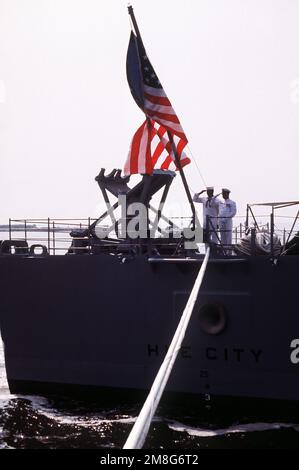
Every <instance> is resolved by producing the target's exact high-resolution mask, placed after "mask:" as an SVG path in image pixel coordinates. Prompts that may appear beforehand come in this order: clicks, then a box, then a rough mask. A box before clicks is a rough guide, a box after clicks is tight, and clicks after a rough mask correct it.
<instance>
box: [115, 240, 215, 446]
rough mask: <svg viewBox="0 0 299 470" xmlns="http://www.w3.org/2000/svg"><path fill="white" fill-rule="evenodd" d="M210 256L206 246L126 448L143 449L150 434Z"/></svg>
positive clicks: (208, 248)
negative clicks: (195, 276) (179, 317)
mask: <svg viewBox="0 0 299 470" xmlns="http://www.w3.org/2000/svg"><path fill="white" fill-rule="evenodd" d="M209 256H210V247H208V246H207V248H206V255H205V258H204V261H203V263H202V265H201V268H200V271H199V273H198V275H197V278H196V281H195V283H194V286H193V289H192V291H191V294H190V296H189V299H188V302H187V305H186V307H185V309H184V312H183V314H182V317H181V320H180V323H179V325H178V327H177V329H176V332H175V334H174V337H173V339H172V341H171V344H170V347H169V349H168V352H167V354H166V357H165V359H164V361H163V363H162V365H161V367H160V369H159V372H158V374H157V375H156V378H155V380H154V383H153V385H152V388H151V390H150V392H149V394H148V396H147V399H146V400H145V402H144V405H143V407H142V409H141V411H140V413H139V416H138V418H137V420H136V422H135V424H134V426H133V428H132V430H131V432H130V434H129V437H128V439H127V441H126V443H125V445H124V447H123V448H124V449H141V448H142V447H143V444H144V442H145V439H146V436H147V434H148V431H149V428H150V424H151V421H152V419H153V416H154V414H155V412H156V409H157V406H158V404H159V402H160V399H161V396H162V394H163V391H164V389H165V387H166V384H167V381H168V378H169V376H170V374H171V371H172V368H173V365H174V362H175V360H176V358H177V355H178V352H179V350H180V349H181V346H182V342H183V339H184V337H185V333H186V329H187V327H188V324H189V321H190V318H191V315H192V312H193V308H194V305H195V302H196V300H197V297H198V292H199V289H200V286H201V283H202V280H203V278H204V275H205V272H206V267H207V264H208V260H209Z"/></svg>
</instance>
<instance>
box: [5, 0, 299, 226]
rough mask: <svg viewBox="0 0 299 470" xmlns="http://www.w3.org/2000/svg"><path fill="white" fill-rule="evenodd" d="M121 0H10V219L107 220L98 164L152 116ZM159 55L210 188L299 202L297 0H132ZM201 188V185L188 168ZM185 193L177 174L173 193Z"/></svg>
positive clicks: (110, 162) (115, 162)
mask: <svg viewBox="0 0 299 470" xmlns="http://www.w3.org/2000/svg"><path fill="white" fill-rule="evenodd" d="M126 4H127V2H125V1H123V0H110V1H109V0H107V1H103V0H0V201H1V211H0V221H1V222H6V220H7V219H8V217H13V218H18V217H32V218H33V217H48V216H50V217H64V218H66V217H87V216H96V215H97V213H98V210H99V207H98V203H99V201H101V195H100V191H99V188H98V187H97V184H96V183H95V181H94V177H95V176H96V175H97V173H98V172H99V170H100V168H101V167H106V168H107V169H108V170H110V169H113V168H114V167H119V168H122V167H123V164H124V161H125V159H126V156H127V152H128V147H129V143H130V140H131V138H132V136H133V134H134V132H135V131H136V129H137V127H139V125H140V124H141V122H142V120H143V115H142V113H141V111H140V110H139V109H138V108H137V106H136V104H135V102H134V101H133V98H132V97H131V95H130V91H129V88H128V85H127V81H126V74H125V60H126V52H127V45H128V40H129V33H130V26H129V20H128V15H127V10H126ZM133 6H134V10H135V14H136V17H137V20H138V23H139V27H140V30H141V34H142V36H143V40H144V43H145V46H146V49H147V53H148V55H149V58H150V60H151V62H152V64H153V66H154V67H155V69H156V72H157V73H158V76H159V78H160V81H161V82H162V83H163V86H164V89H165V90H166V92H167V94H168V96H169V98H170V100H171V101H172V104H173V106H174V108H175V109H176V112H177V114H178V116H179V118H180V120H181V122H182V125H183V127H184V129H185V132H186V134H187V137H188V138H189V142H190V147H191V149H192V152H193V154H194V156H195V158H196V160H197V163H198V166H199V167H200V170H201V172H202V174H203V176H204V178H205V181H206V183H207V185H215V187H216V189H217V190H218V189H221V187H223V186H225V187H230V188H231V190H232V195H231V196H232V198H233V199H235V200H236V201H237V203H238V206H239V212H243V209H244V206H245V203H246V202H258V201H262V202H264V201H269V200H294V199H299V188H298V177H299V165H298V152H299V49H298V44H299V0H213V1H212V0H186V1H185V2H182V1H179V0H151V1H150V2H149V1H148V0H135V1H134V2H133ZM186 176H187V179H188V181H189V183H190V187H191V188H192V189H193V190H198V191H199V190H200V189H201V188H202V186H203V183H202V181H201V179H200V177H199V174H198V171H197V168H196V165H195V164H192V165H189V166H188V167H187V168H186ZM169 198H170V200H171V201H172V202H173V203H178V202H180V201H182V200H183V199H184V201H185V195H184V191H183V189H182V185H181V182H180V179H179V177H178V178H176V181H175V184H174V186H173V189H172V191H171V193H170V196H169Z"/></svg>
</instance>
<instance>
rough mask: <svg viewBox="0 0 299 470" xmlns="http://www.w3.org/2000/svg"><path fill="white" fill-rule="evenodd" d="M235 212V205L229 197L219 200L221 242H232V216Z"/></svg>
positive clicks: (227, 243) (226, 243)
mask: <svg viewBox="0 0 299 470" xmlns="http://www.w3.org/2000/svg"><path fill="white" fill-rule="evenodd" d="M236 213H237V205H236V203H235V201H232V200H231V199H220V200H219V229H220V237H221V243H222V244H223V245H231V244H232V230H233V217H234V216H235V215H236Z"/></svg>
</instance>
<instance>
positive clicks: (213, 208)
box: [193, 186, 219, 243]
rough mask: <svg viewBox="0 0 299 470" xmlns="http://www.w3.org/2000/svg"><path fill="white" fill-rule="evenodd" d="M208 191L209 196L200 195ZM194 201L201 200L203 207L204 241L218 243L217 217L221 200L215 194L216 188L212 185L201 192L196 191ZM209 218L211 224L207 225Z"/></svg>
mask: <svg viewBox="0 0 299 470" xmlns="http://www.w3.org/2000/svg"><path fill="white" fill-rule="evenodd" d="M204 192H207V196H202V197H200V195H201V194H202V193H204ZM193 201H194V202H200V203H201V204H202V207H203V211H202V212H203V229H204V241H205V242H208V243H218V237H217V222H218V220H217V218H218V206H219V200H218V198H217V196H214V188H213V187H212V186H209V187H207V189H203V190H202V191H201V192H200V193H196V194H195V195H194V197H193ZM207 219H209V224H208V225H209V226H208V227H207Z"/></svg>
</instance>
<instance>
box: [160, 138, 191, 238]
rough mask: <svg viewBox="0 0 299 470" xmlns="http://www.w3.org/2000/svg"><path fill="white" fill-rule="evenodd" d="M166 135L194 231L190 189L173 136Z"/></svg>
mask: <svg viewBox="0 0 299 470" xmlns="http://www.w3.org/2000/svg"><path fill="white" fill-rule="evenodd" d="M167 135H168V139H169V142H170V144H171V147H172V151H173V154H174V158H175V163H176V166H177V168H178V170H179V172H180V176H181V178H182V182H183V185H184V188H185V191H186V194H187V198H188V201H189V204H190V206H191V210H192V225H193V230H194V229H195V206H194V202H193V199H192V196H191V193H190V189H189V186H188V183H187V180H186V176H185V173H184V170H183V168H182V165H181V161H180V157H179V154H178V151H177V148H176V145H175V143H174V140H173V136H172V134H171V132H169V131H167Z"/></svg>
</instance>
